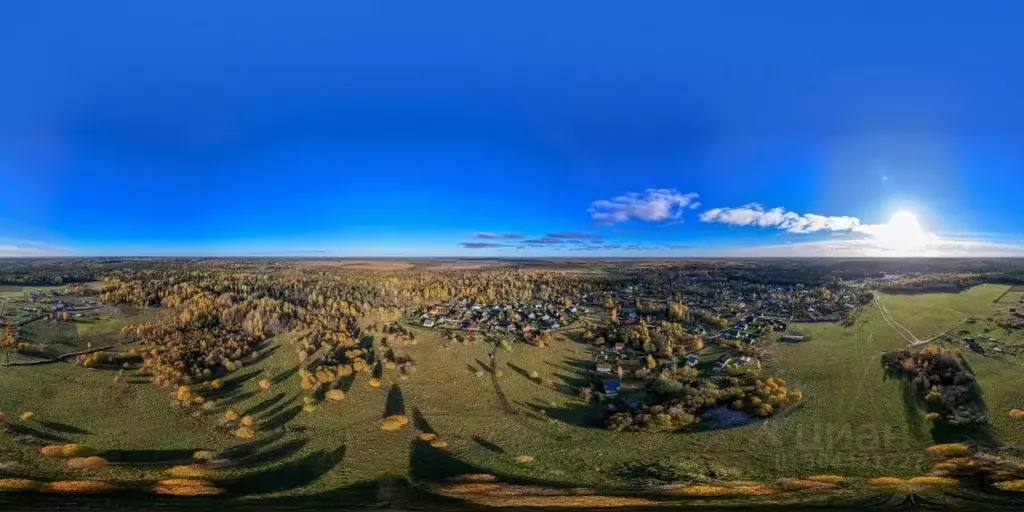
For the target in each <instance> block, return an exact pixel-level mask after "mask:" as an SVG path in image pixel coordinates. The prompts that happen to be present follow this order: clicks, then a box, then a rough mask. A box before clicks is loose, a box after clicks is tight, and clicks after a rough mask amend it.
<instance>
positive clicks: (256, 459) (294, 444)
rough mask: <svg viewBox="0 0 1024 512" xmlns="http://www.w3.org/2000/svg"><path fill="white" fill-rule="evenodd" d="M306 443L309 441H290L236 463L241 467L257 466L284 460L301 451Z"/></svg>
mask: <svg viewBox="0 0 1024 512" xmlns="http://www.w3.org/2000/svg"><path fill="white" fill-rule="evenodd" d="M308 443H309V439H305V438H303V439H292V440H291V441H288V442H285V443H281V444H279V445H277V446H274V447H272V448H268V449H266V450H263V451H260V452H257V453H255V454H253V455H250V456H248V457H245V458H243V459H241V460H239V461H238V463H239V465H242V466H259V465H262V464H266V463H268V462H275V461H279V460H284V459H287V458H288V457H291V456H292V455H295V454H296V453H299V452H300V451H302V449H303V448H305V446H306V444H308Z"/></svg>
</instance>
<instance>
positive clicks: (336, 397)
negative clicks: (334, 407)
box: [324, 389, 345, 402]
mask: <svg viewBox="0 0 1024 512" xmlns="http://www.w3.org/2000/svg"><path fill="white" fill-rule="evenodd" d="M324 397H325V398H327V399H328V400H330V401H332V402H340V401H341V400H342V399H343V398H345V392H344V391H342V390H340V389H332V390H330V391H328V392H327V393H325V394H324Z"/></svg>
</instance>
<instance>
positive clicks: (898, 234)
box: [874, 210, 934, 256]
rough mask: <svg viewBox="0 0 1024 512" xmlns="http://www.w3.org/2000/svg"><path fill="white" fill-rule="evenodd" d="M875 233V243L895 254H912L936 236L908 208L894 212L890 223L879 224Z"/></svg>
mask: <svg viewBox="0 0 1024 512" xmlns="http://www.w3.org/2000/svg"><path fill="white" fill-rule="evenodd" d="M874 235H875V243H876V244H878V245H879V246H880V247H882V248H884V249H886V250H887V251H890V254H892V255H894V256H895V255H900V254H905V255H910V254H911V253H914V252H917V251H920V250H922V249H924V248H925V247H926V246H927V245H928V244H929V243H930V242H932V241H933V240H934V236H933V235H930V234H928V233H926V232H925V230H924V228H922V227H921V223H920V222H918V221H917V215H916V214H914V212H911V211H907V210H900V211H898V212H896V213H894V214H892V217H891V218H889V223H888V224H882V225H881V226H878V228H877V229H876V231H875V233H874Z"/></svg>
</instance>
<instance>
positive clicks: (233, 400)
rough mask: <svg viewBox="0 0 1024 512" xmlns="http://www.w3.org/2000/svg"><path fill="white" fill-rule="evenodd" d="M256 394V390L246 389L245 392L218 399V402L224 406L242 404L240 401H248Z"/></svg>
mask: <svg viewBox="0 0 1024 512" xmlns="http://www.w3.org/2000/svg"><path fill="white" fill-rule="evenodd" d="M254 396H256V392H255V391H246V392H245V393H238V394H236V395H234V396H231V397H228V398H224V399H222V400H220V401H218V402H217V403H218V404H219V405H222V406H225V407H226V406H231V405H235V404H240V403H242V402H244V401H246V400H248V399H250V398H252V397H254Z"/></svg>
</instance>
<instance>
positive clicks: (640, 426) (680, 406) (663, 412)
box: [605, 367, 803, 431]
mask: <svg viewBox="0 0 1024 512" xmlns="http://www.w3.org/2000/svg"><path fill="white" fill-rule="evenodd" d="M649 387H650V390H651V391H652V392H653V393H654V394H655V395H657V396H658V397H659V402H658V403H657V404H656V405H648V406H642V407H640V408H639V409H637V410H631V411H623V412H617V413H614V414H612V415H610V416H609V417H608V418H607V419H606V421H605V426H606V427H607V428H609V429H611V430H616V431H623V430H646V431H670V430H677V429H680V428H684V427H687V426H689V425H693V424H694V423H697V422H699V421H700V414H701V413H702V412H703V411H704V410H706V409H708V408H711V407H717V406H721V405H725V406H728V407H730V408H731V409H734V410H737V411H744V412H747V413H749V414H751V415H757V416H760V417H768V416H771V415H772V414H774V413H775V412H777V410H778V408H779V407H781V406H784V405H786V404H792V403H797V402H800V401H801V400H803V393H801V392H800V391H799V390H796V389H789V388H788V387H787V385H786V382H785V381H784V380H782V379H779V378H771V377H770V378H768V379H765V380H761V379H760V378H759V377H758V376H757V373H756V372H749V373H747V374H745V375H735V376H720V377H715V378H699V376H698V372H697V370H695V369H693V368H689V367H684V368H680V369H677V370H664V371H662V372H660V373H658V374H656V375H655V376H654V377H653V378H652V379H651V380H650V385H649Z"/></svg>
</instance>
